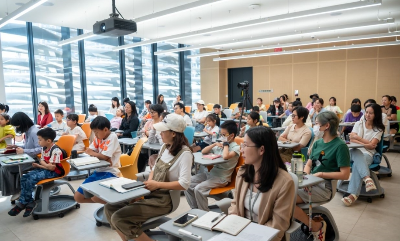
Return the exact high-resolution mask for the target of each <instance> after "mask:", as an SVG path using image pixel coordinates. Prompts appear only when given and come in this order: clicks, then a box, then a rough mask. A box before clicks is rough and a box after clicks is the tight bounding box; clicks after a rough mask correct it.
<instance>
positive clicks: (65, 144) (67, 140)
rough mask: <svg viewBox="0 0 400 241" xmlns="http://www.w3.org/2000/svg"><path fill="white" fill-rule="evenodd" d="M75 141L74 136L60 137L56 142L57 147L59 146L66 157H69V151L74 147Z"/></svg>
mask: <svg viewBox="0 0 400 241" xmlns="http://www.w3.org/2000/svg"><path fill="white" fill-rule="evenodd" d="M75 140H76V136H75V135H64V136H60V139H59V140H58V141H57V146H59V147H60V148H61V149H64V151H65V152H66V153H67V154H68V156H71V151H72V148H73V147H74V144H75Z"/></svg>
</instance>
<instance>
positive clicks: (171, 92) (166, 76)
mask: <svg viewBox="0 0 400 241" xmlns="http://www.w3.org/2000/svg"><path fill="white" fill-rule="evenodd" d="M175 48H178V44H173V43H157V51H162V50H168V49H175ZM157 60H158V93H159V94H162V95H164V101H165V102H166V104H167V106H168V109H171V108H172V103H173V102H174V101H175V100H176V96H177V95H179V53H167V54H162V55H158V56H157Z"/></svg>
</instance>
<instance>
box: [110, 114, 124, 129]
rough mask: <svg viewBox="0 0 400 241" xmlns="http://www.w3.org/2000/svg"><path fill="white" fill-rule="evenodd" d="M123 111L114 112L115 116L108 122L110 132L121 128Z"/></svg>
mask: <svg viewBox="0 0 400 241" xmlns="http://www.w3.org/2000/svg"><path fill="white" fill-rule="evenodd" d="M124 113H125V112H124V110H122V109H117V111H116V112H115V116H114V117H113V118H112V119H111V120H110V123H111V130H113V131H114V130H118V129H119V127H120V126H121V122H122V116H123V115H124Z"/></svg>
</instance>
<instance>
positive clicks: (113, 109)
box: [99, 105, 124, 116]
mask: <svg viewBox="0 0 400 241" xmlns="http://www.w3.org/2000/svg"><path fill="white" fill-rule="evenodd" d="M118 109H120V110H123V109H124V107H122V105H120V106H119V107H114V108H112V107H110V110H108V112H109V113H111V114H113V115H114V116H116V115H117V110H118ZM99 115H100V113H99Z"/></svg>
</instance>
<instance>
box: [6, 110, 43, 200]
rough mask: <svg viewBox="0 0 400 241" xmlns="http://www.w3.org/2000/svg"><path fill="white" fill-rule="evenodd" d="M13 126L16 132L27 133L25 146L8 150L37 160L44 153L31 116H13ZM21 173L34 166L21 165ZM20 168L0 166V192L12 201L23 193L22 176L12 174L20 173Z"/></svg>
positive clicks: (11, 146)
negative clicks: (38, 155) (13, 150)
mask: <svg viewBox="0 0 400 241" xmlns="http://www.w3.org/2000/svg"><path fill="white" fill-rule="evenodd" d="M10 123H11V125H12V126H14V127H16V132H17V133H18V132H19V133H25V145H24V146H22V147H18V146H15V145H9V146H7V148H17V149H16V152H17V154H23V153H25V154H28V155H29V156H31V157H32V158H33V159H36V158H37V156H36V155H37V154H39V153H40V152H41V151H42V147H41V146H40V145H39V141H38V137H37V132H38V131H39V129H38V128H37V127H36V126H35V125H34V124H33V121H32V120H31V118H29V116H27V115H26V114H25V113H23V112H17V113H15V114H14V115H13V117H12V118H11V121H10ZM20 168H21V171H27V170H29V169H31V168H32V164H23V165H20ZM18 172H19V169H18V166H11V167H4V166H0V191H1V195H2V196H10V195H12V197H11V201H15V200H17V199H18V198H19V196H20V192H21V186H20V185H19V184H18V183H19V179H20V176H19V175H16V176H15V175H14V174H12V173H18Z"/></svg>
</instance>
